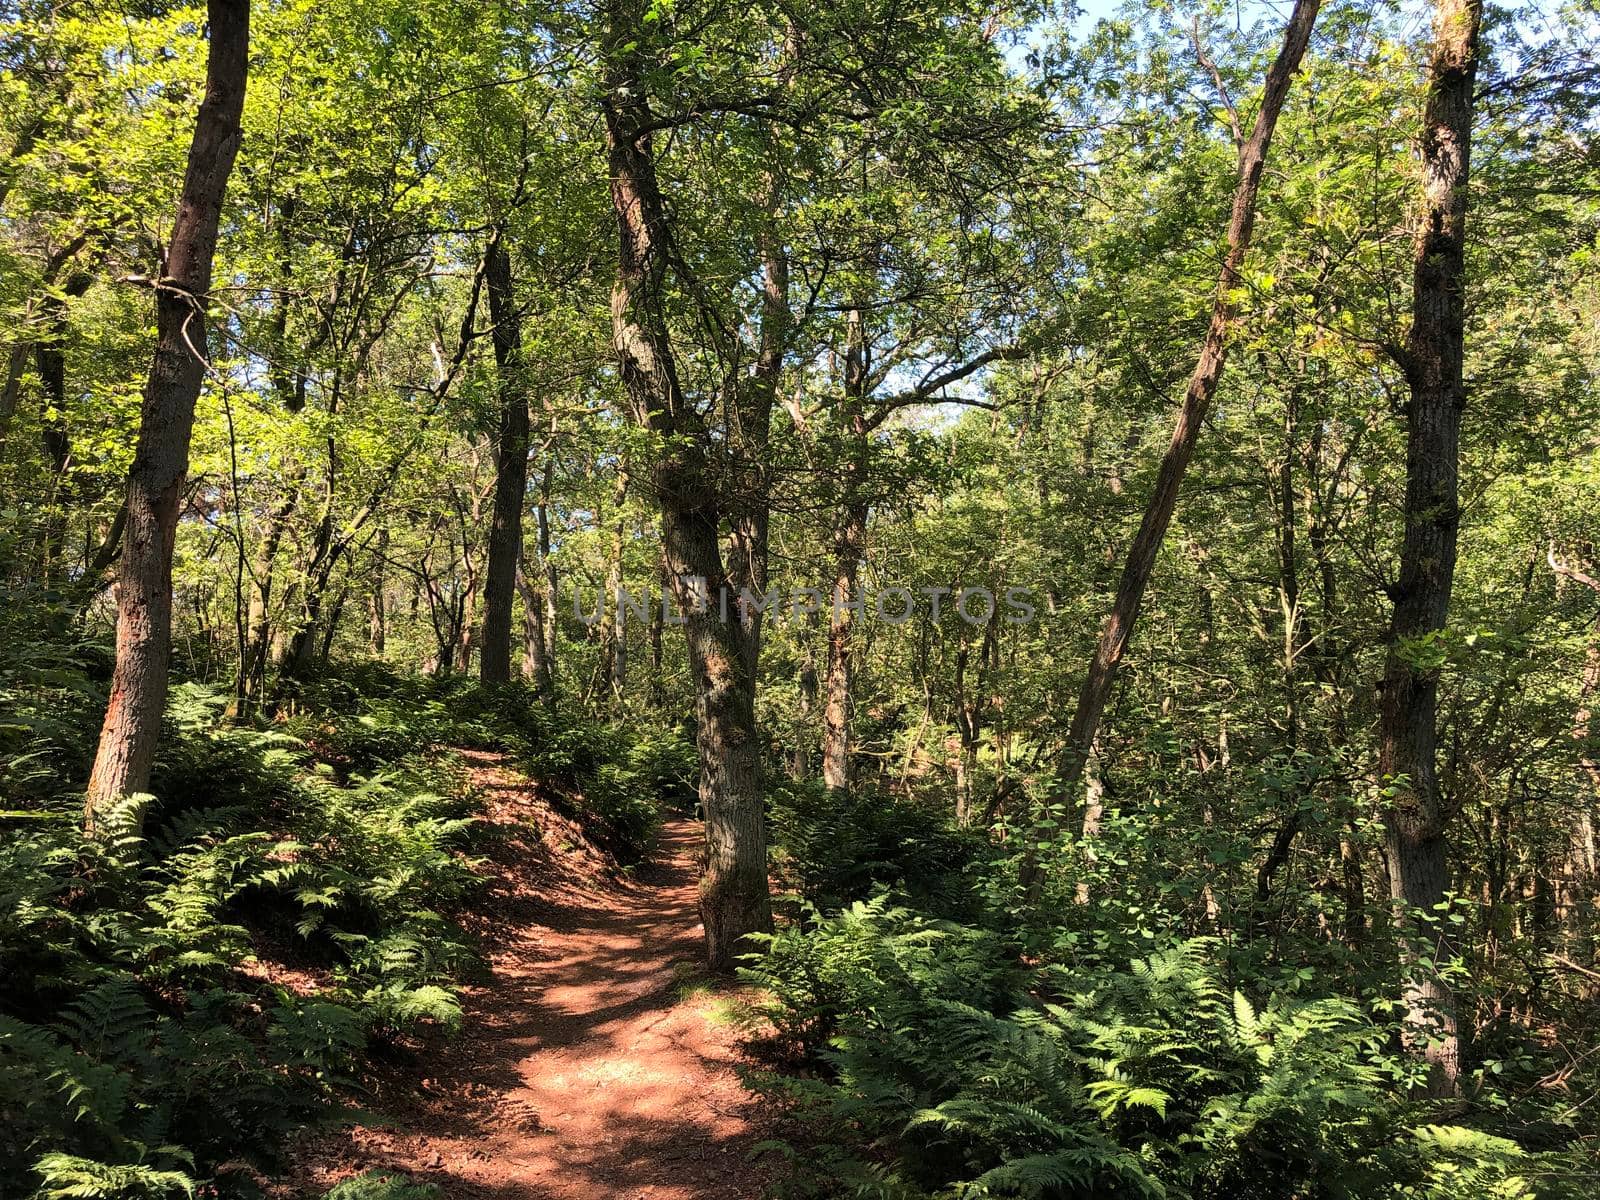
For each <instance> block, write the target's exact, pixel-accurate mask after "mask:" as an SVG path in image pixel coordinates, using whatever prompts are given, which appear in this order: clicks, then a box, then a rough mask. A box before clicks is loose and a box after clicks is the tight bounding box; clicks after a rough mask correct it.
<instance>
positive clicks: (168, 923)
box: [0, 660, 478, 1198]
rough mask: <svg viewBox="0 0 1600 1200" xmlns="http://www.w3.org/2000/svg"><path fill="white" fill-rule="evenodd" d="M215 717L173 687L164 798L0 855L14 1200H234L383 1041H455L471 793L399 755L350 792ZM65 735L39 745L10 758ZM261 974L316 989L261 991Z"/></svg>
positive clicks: (0, 960) (0, 846)
mask: <svg viewBox="0 0 1600 1200" xmlns="http://www.w3.org/2000/svg"><path fill="white" fill-rule="evenodd" d="M13 664H14V660H13ZM10 678H11V679H13V680H16V679H19V678H22V679H25V681H26V682H27V684H29V685H30V686H31V688H32V689H39V688H42V687H44V686H46V681H44V680H43V679H41V677H39V676H38V675H37V673H30V674H27V675H23V674H22V672H21V671H19V670H18V669H17V668H16V667H15V665H13V670H12V674H11V675H10ZM29 694H30V695H32V696H33V697H34V700H33V702H34V703H38V695H39V693H38V692H37V691H32V692H30V693H29ZM75 694H76V693H75ZM58 699H59V698H58ZM89 703H92V700H91V701H89ZM224 707H225V706H224V703H223V701H222V698H220V697H218V696H217V695H216V694H215V693H214V692H211V691H209V690H208V689H205V688H203V687H200V686H198V685H195V684H183V685H180V686H179V687H177V688H175V689H174V692H173V696H172V704H171V707H170V710H169V714H168V716H169V723H170V725H171V729H172V733H171V734H170V736H169V737H168V738H167V739H166V741H165V742H164V744H163V749H162V753H161V758H160V762H159V764H158V768H157V771H156V773H155V777H154V784H153V786H154V787H155V788H156V789H157V793H158V795H157V796H144V797H136V798H134V799H133V800H131V801H129V802H128V803H126V804H125V805H123V806H122V809H121V810H119V811H118V812H117V813H113V814H111V815H110V816H109V817H108V819H107V820H106V822H105V823H104V829H103V832H102V836H100V837H98V838H96V839H94V840H87V839H85V838H84V837H83V836H82V835H81V833H80V832H79V826H78V821H77V820H76V812H75V810H76V804H77V802H76V800H75V799H73V798H71V797H64V798H63V803H64V804H71V805H72V807H71V808H67V809H65V810H62V809H54V810H52V809H51V808H50V807H49V806H48V805H49V803H50V802H47V803H46V806H45V807H43V808H40V809H38V810H37V811H38V813H39V815H40V816H45V815H50V814H52V813H53V812H59V813H60V817H61V819H59V820H48V821H39V820H33V821H28V822H26V823H24V824H22V825H21V826H20V828H19V829H17V830H14V831H11V832H10V833H9V835H8V836H7V838H6V839H5V840H4V841H3V842H0V896H3V897H4V901H5V902H4V904H3V905H0V1067H3V1069H0V1111H3V1112H4V1113H5V1114H6V1116H7V1119H6V1121H5V1122H4V1123H3V1126H0V1163H3V1164H4V1165H5V1169H4V1170H3V1171H0V1196H7V1197H9V1196H19V1197H21V1196H30V1195H33V1194H34V1193H35V1190H36V1189H37V1192H38V1194H39V1195H41V1196H62V1197H67V1196H71V1197H100V1196H104V1197H108V1198H111V1197H119V1198H120V1197H134V1196H140V1197H142V1196H150V1197H156V1196H168V1195H177V1194H193V1193H194V1191H195V1189H196V1188H197V1187H198V1186H200V1184H201V1183H204V1182H207V1181H212V1182H213V1183H214V1185H215V1186H216V1187H220V1188H222V1189H223V1191H224V1192H225V1193H226V1192H227V1190H228V1188H230V1187H232V1186H233V1183H232V1181H231V1179H230V1177H228V1176H220V1177H216V1178H215V1179H214V1180H213V1172H214V1171H215V1170H216V1168H217V1166H218V1165H219V1164H221V1163H224V1162H227V1161H229V1160H237V1159H238V1157H239V1156H240V1155H241V1154H244V1155H247V1156H255V1157H256V1158H257V1159H260V1160H263V1161H264V1160H265V1159H267V1158H269V1157H270V1155H271V1153H272V1151H273V1148H274V1146H275V1144H276V1142H277V1140H278V1138H279V1137H280V1135H281V1134H283V1133H284V1132H286V1131H288V1130H290V1129H292V1128H295V1127H297V1126H299V1125H302V1124H304V1123H306V1122H307V1121H308V1120H312V1119H315V1118H316V1117H317V1115H318V1114H319V1113H320V1112H323V1111H325V1110H326V1109H327V1108H328V1107H329V1106H330V1105H331V1104H334V1103H336V1102H338V1101H339V1098H340V1096H341V1095H342V1094H344V1093H345V1092H347V1091H348V1089H349V1088H350V1087H351V1086H353V1085H354V1084H355V1083H356V1082H357V1081H358V1079H359V1077H360V1075H361V1074H362V1073H363V1071H364V1070H365V1063H366V1060H367V1055H368V1053H369V1046H370V1044H371V1042H372V1040H373V1039H375V1038H390V1037H394V1036H397V1035H399V1034H402V1033H407V1032H423V1031H425V1030H427V1029H428V1028H430V1027H433V1028H442V1029H444V1030H446V1031H448V1030H451V1029H454V1028H455V1027H456V1026H457V1025H458V1023H459V1020H460V1007H459V1005H458V1003H457V1001H456V998H455V994H454V991H453V987H454V985H455V983H456V982H457V981H458V980H459V979H460V978H461V977H462V976H463V974H464V973H466V972H469V971H471V970H474V969H475V967H476V962H477V958H476V955H475V953H474V951H473V950H472V948H471V946H470V945H469V944H468V941H467V939H466V938H465V936H464V935H463V934H462V933H461V932H460V931H459V930H458V929H457V928H456V927H455V925H454V924H453V922H452V921H451V919H450V917H449V915H448V914H449V913H450V912H451V911H453V910H456V909H459V908H460V907H461V906H462V905H463V904H464V903H465V902H466V901H467V900H468V899H469V898H470V896H471V895H472V894H473V892H474V891H475V889H476V888H477V886H478V884H477V876H476V874H475V872H474V869H473V868H474V860H473V859H472V858H470V857H468V856H467V855H466V854H465V853H464V851H465V850H466V849H467V848H468V847H469V844H470V840H471V837H472V834H473V830H474V827H475V824H474V820H473V817H472V812H473V808H474V800H473V797H472V795H471V793H470V791H469V789H468V788H467V786H466V777H465V774H464V772H463V771H461V770H460V769H459V767H456V766H453V765H452V764H451V762H450V760H449V759H448V757H447V756H443V755H440V754H424V755H417V754H414V753H412V751H413V750H415V749H416V743H415V742H414V741H408V742H407V743H406V744H405V747H404V756H402V757H397V758H396V760H395V761H393V762H389V763H384V764H383V765H384V767H385V768H386V769H384V770H383V771H381V772H377V773H374V774H372V775H370V776H360V775H341V773H340V772H339V771H338V770H336V769H334V768H333V767H332V766H331V765H330V764H328V763H327V762H326V761H323V760H319V759H318V758H316V757H314V756H313V755H312V753H311V752H310V751H308V750H307V749H306V748H305V747H304V745H303V744H302V743H301V742H300V741H298V740H297V739H296V738H294V737H291V736H289V735H288V734H286V733H284V732H283V731H282V730H281V729H270V728H269V729H264V730H258V729H254V728H250V727H248V726H242V727H241V726H230V725H227V724H225V723H223V721H222V712H223V708H224ZM54 736H55V731H54V729H53V727H44V728H35V729H32V730H31V732H30V737H31V739H32V740H31V742H30V743H29V744H28V745H26V746H21V747H17V748H16V749H17V750H18V754H19V756H26V755H28V754H30V753H31V754H34V755H49V754H51V753H52V751H51V748H50V742H51V738H53V737H54ZM11 761H12V760H8V763H9V762H11ZM9 778H11V779H12V780H16V779H17V778H18V777H17V776H16V775H15V774H13V775H11V776H10V777H9ZM7 798H8V799H9V800H10V801H11V803H13V804H16V803H19V802H28V801H29V800H30V797H29V790H28V788H27V787H26V786H23V787H19V788H18V790H17V791H16V792H13V793H9V794H8V797H7ZM32 802H33V803H36V804H37V803H38V801H36V800H34V801H32ZM136 818H142V831H141V830H140V825H141V822H140V821H139V820H136ZM259 957H274V958H282V957H287V958H288V959H289V960H290V962H291V963H293V964H294V965H295V966H296V968H297V969H298V970H299V971H300V972H301V973H302V974H303V976H304V978H305V979H306V980H307V981H311V982H307V983H304V984H300V985H297V988H298V990H297V991H289V990H287V989H285V988H283V987H280V986H276V985H273V984H271V983H267V982H264V977H263V974H262V973H261V971H260V969H259V961H258V958H259Z"/></svg>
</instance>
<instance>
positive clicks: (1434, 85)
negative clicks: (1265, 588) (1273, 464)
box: [1378, 0, 1483, 1094]
mask: <svg viewBox="0 0 1600 1200" xmlns="http://www.w3.org/2000/svg"><path fill="white" fill-rule="evenodd" d="M1482 15H1483V10H1482V7H1481V3H1480V0H1438V3H1437V6H1436V8H1435V10H1434V47H1433V58H1432V61H1431V63H1430V65H1429V72H1428V74H1429V78H1428V95H1427V102H1426V108H1425V110H1424V113H1423V122H1422V172H1423V204H1424V208H1423V212H1422V219H1421V225H1420V227H1419V229H1418V232H1417V240H1416V259H1415V270H1414V273H1413V282H1412V287H1413V290H1412V298H1411V334H1410V337H1409V339H1408V342H1407V345H1406V349H1405V351H1404V353H1403V355H1402V358H1403V362H1404V365H1405V369H1406V376H1407V380H1408V382H1409V384H1410V389H1411V399H1410V406H1409V409H1408V411H1407V438H1406V496H1405V540H1404V542H1403V543H1402V546H1401V550H1400V576H1399V579H1398V581H1397V582H1396V583H1395V585H1394V586H1393V588H1391V589H1390V594H1391V597H1392V599H1393V600H1394V615H1393V619H1392V620H1391V622H1390V626H1389V650H1388V658H1387V662H1386V664H1385V668H1384V676H1383V684H1382V697H1381V701H1382V702H1381V706H1380V708H1381V712H1380V717H1379V727H1378V739H1379V742H1378V771H1379V774H1380V775H1381V776H1382V778H1383V780H1384V783H1385V786H1386V787H1389V788H1391V789H1392V790H1393V801H1392V803H1391V804H1390V805H1388V806H1387V810H1386V812H1385V817H1384V819H1385V827H1386V834H1387V837H1386V852H1387V857H1388V862H1389V882H1390V896H1391V897H1392V899H1393V900H1394V903H1395V906H1396V909H1397V917H1398V919H1399V922H1400V928H1401V931H1402V936H1403V937H1404V938H1405V939H1406V941H1407V942H1408V943H1410V944H1409V945H1408V946H1407V947H1406V949H1407V961H1408V974H1409V976H1410V977H1409V978H1408V979H1407V980H1406V983H1405V988H1404V999H1405V1005H1406V1013H1407V1026H1408V1028H1409V1030H1410V1035H1409V1041H1410V1043H1411V1045H1412V1048H1413V1050H1414V1051H1415V1052H1416V1053H1418V1054H1420V1055H1422V1056H1423V1057H1424V1058H1425V1059H1426V1060H1427V1062H1428V1063H1429V1064H1430V1066H1431V1067H1432V1074H1431V1078H1430V1082H1429V1088H1430V1091H1433V1092H1435V1093H1438V1094H1453V1093H1454V1092H1456V1091H1457V1090H1458V1087H1459V1075H1460V1048H1459V1041H1458V1036H1457V1029H1456V1011H1455V1000H1454V997H1453V996H1452V995H1451V994H1450V987H1449V985H1448V983H1447V982H1446V981H1445V980H1444V979H1443V978H1442V977H1441V975H1440V973H1439V972H1438V971H1437V970H1435V969H1434V968H1433V964H1434V963H1436V962H1439V961H1441V960H1443V959H1446V958H1448V957H1449V955H1450V953H1451V939H1450V938H1449V937H1448V936H1447V935H1446V933H1445V932H1444V931H1447V930H1448V929H1449V928H1450V927H1449V925H1448V923H1445V922H1441V923H1440V924H1439V925H1438V926H1433V925H1432V923H1431V922H1430V923H1429V925H1428V926H1427V928H1419V927H1418V924H1417V923H1416V921H1415V919H1414V914H1415V913H1416V912H1417V911H1418V910H1420V911H1422V912H1424V913H1427V914H1430V915H1432V914H1434V910H1435V909H1436V906H1437V905H1439V904H1440V903H1441V902H1442V901H1443V900H1444V896H1445V892H1446V890H1447V889H1448V888H1449V886H1450V869H1449V864H1448V862H1447V860H1446V853H1445V851H1446V847H1445V836H1444V834H1445V812H1444V806H1443V804H1442V802H1441V799H1440V796H1439V781H1438V772H1437V763H1436V747H1435V738H1436V736H1437V729H1436V726H1435V719H1436V710H1437V707H1438V687H1439V680H1438V670H1437V668H1436V667H1434V666H1430V665H1429V664H1428V663H1427V662H1426V661H1424V660H1425V659H1427V657H1428V656H1429V651H1430V647H1428V646H1427V645H1426V641H1427V639H1429V638H1430V637H1432V636H1433V635H1435V634H1437V633H1439V632H1440V631H1441V630H1443V629H1444V627H1445V621H1446V619H1447V617H1448V615H1449V611H1450V590H1451V586H1452V584H1453V583H1454V578H1455V563H1456V531H1457V526H1458V525H1459V523H1460V517H1461V512H1460V507H1459V500H1458V485H1459V481H1458V470H1459V467H1458V455H1459V446H1460V436H1461V410H1462V409H1463V408H1464V407H1465V405H1466V390H1465V387H1464V385H1463V383H1462V341H1463V336H1464V324H1465V320H1464V316H1463V289H1464V282H1465V273H1466V263H1465V235H1466V218H1467V175H1468V169H1469V160H1470V151H1471V137H1472V90H1473V80H1474V78H1475V77H1476V75H1477V67H1478V27H1479V24H1480V22H1481V20H1482ZM1436 929H1437V930H1438V931H1439V933H1438V936H1437V937H1436V936H1435V932H1434V931H1435V930H1436ZM1424 941H1426V942H1427V945H1426V946H1424V945H1423V944H1422V943H1423V942H1424Z"/></svg>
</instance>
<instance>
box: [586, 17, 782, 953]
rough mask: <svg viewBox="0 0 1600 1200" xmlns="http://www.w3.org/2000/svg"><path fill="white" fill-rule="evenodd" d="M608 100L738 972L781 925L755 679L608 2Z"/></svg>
mask: <svg viewBox="0 0 1600 1200" xmlns="http://www.w3.org/2000/svg"><path fill="white" fill-rule="evenodd" d="M605 17H606V24H607V29H606V32H605V39H604V41H605V46H604V50H605V54H606V58H607V60H608V70H607V90H606V96H605V99H604V101H603V108H604V118H605V125H606V150H607V160H608V166H609V169H610V177H611V196H612V205H613V208H614V211H615V213H616V218H617V227H618V234H619V247H618V261H617V275H616V280H615V282H614V283H613V285H612V291H611V326H612V339H613V347H614V350H615V353H616V358H617V365H618V372H619V374H620V376H621V379H622V383H623V386H624V388H625V389H626V392H627V395H628V398H629V401H630V404H631V407H632V409H633V416H634V419H635V420H636V421H637V423H638V424H640V425H641V426H643V427H645V428H647V429H649V430H650V431H651V432H652V433H654V434H657V435H658V436H659V437H660V438H661V439H662V443H663V448H662V450H661V452H660V455H659V457H658V459H657V460H656V462H655V463H654V464H653V466H652V469H651V474H650V482H651V485H652V490H653V491H654V492H655V495H656V497H657V500H658V502H659V504H660V507H661V535H662V549H663V553H664V555H665V558H666V564H667V574H668V578H669V585H670V587H671V589H672V592H673V595H674V598H675V599H676V601H677V603H678V605H679V607H680V608H681V609H682V610H683V617H684V633H685V640H686V642H687V644H688V651H689V665H690V670H691V674H692V676H693V679H694V686H695V711H696V717H697V718H698V726H699V732H698V738H697V741H698V747H699V756H700V767H701V780H700V799H701V804H702V806H703V809H704V812H705V834H706V860H705V869H704V872H703V874H702V876H701V880H700V915H701V919H702V921H703V923H704V926H705V935H706V957H707V961H708V963H709V964H710V966H711V968H712V969H713V970H719V971H726V970H730V969H731V968H732V967H733V965H734V962H735V960H736V958H737V956H738V955H740V954H742V953H744V952H745V951H747V950H749V949H751V948H752V947H751V946H750V944H749V943H748V942H747V941H746V940H745V939H746V936H747V935H749V934H752V933H760V932H766V931H767V930H770V929H771V927H772V911H771V905H770V901H769V898H768V891H767V845H766V827H765V819H764V813H763V811H762V804H761V794H760V780H759V762H760V759H759V742H758V739H757V734H756V726H755V678H754V675H753V673H752V671H751V670H750V660H749V657H748V646H747V644H746V638H745V636H744V630H743V626H742V625H740V624H739V623H737V622H731V621H725V620H722V619H721V615H720V611H719V610H720V598H721V595H722V590H723V589H724V588H725V587H726V586H727V584H728V574H727V572H726V571H725V570H724V567H723V562H722V554H721V541H720V527H721V522H722V511H721V505H720V502H719V497H718V495H717V489H716V486H715V479H714V473H713V471H712V463H711V458H710V449H711V439H710V436H709V433H708V431H707V430H706V427H705V423H704V420H703V418H702V417H701V416H700V414H699V413H698V412H697V411H696V410H695V409H694V408H693V407H692V405H690V404H689V403H688V400H687V397H686V396H685V394H684V392H683V390H682V387H681V384H680V382H679V377H678V370H677V363H676V361H675V357H674V353H673V347H672V345H671V339H670V335H669V333H668V325H667V316H666V308H665V296H666V291H667V287H666V272H667V246H668V244H669V241H670V237H669V228H668V218H667V214H666V209H665V205H664V203H663V201H662V197H661V193H660V189H659V185H658V182H657V177H656V166H655V159H654V153H653V150H652V146H651V137H650V133H649V130H650V127H651V124H652V114H651V111H650V107H649V103H648V100H647V93H646V90H645V85H644V77H645V74H646V70H645V65H646V64H645V63H644V62H643V60H642V56H641V52H640V50H639V48H638V47H639V45H640V43H641V42H642V41H644V40H645V36H644V34H643V32H642V29H643V20H642V14H640V13H639V11H638V10H637V9H636V7H634V6H633V5H632V4H630V3H629V2H628V0H614V2H613V3H611V4H610V5H608V6H607V9H606V13H605Z"/></svg>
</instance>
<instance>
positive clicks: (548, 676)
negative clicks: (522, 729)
mask: <svg viewBox="0 0 1600 1200" xmlns="http://www.w3.org/2000/svg"><path fill="white" fill-rule="evenodd" d="M555 471H556V462H555V459H554V458H553V457H552V458H550V459H547V460H546V461H545V464H544V474H543V475H542V476H541V477H540V480H539V500H538V502H537V503H536V504H535V505H534V509H533V515H534V525H535V529H534V534H535V539H536V541H537V548H538V552H539V569H540V572H541V579H542V585H541V586H542V587H543V588H544V605H543V614H542V615H543V624H542V626H541V630H540V632H541V634H542V636H543V637H544V673H543V674H542V675H539V676H536V677H535V678H534V686H535V688H536V689H537V690H538V692H539V694H540V695H541V696H543V697H544V699H545V702H546V703H547V704H554V703H555V699H556V679H557V666H558V664H557V662H556V629H557V625H556V621H557V620H558V618H559V616H560V614H559V612H558V611H557V606H558V605H557V602H558V598H559V596H560V591H559V590H558V588H557V585H556V584H557V581H556V565H555V562H554V560H553V559H552V558H551V557H550V487H551V484H552V482H553V480H554V476H555Z"/></svg>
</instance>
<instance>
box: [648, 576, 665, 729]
mask: <svg viewBox="0 0 1600 1200" xmlns="http://www.w3.org/2000/svg"><path fill="white" fill-rule="evenodd" d="M666 594H667V572H666V567H665V566H661V567H660V568H658V570H657V571H656V588H655V592H654V594H653V598H652V601H651V604H650V705H651V707H652V708H657V709H660V708H664V707H666V703H667V666H666V654H665V647H664V646H663V645H662V641H663V637H664V634H665V632H666V623H667V622H666V613H664V612H663V611H662V607H661V606H662V601H663V599H664V597H665V596H666Z"/></svg>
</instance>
